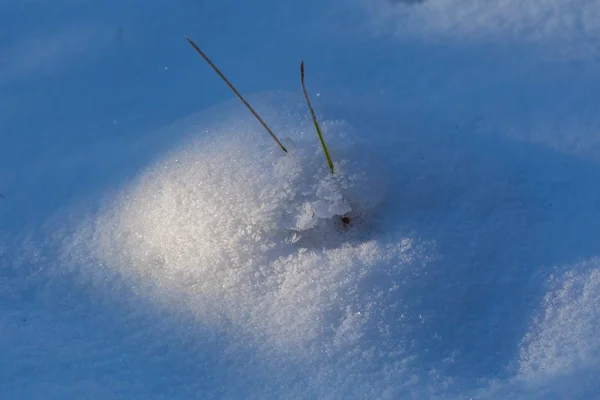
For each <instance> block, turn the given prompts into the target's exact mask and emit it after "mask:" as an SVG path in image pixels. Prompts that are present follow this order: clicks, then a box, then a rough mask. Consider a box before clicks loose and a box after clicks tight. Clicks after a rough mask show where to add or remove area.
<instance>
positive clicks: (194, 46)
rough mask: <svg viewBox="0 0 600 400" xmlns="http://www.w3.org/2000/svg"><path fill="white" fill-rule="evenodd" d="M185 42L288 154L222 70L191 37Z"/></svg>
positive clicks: (285, 150)
mask: <svg viewBox="0 0 600 400" xmlns="http://www.w3.org/2000/svg"><path fill="white" fill-rule="evenodd" d="M185 40H187V41H188V43H189V44H191V45H192V47H193V48H194V49H195V50H196V52H197V53H198V54H200V56H201V57H202V58H204V60H205V61H206V62H207V63H208V65H210V66H211V67H212V69H213V70H214V71H215V72H216V73H217V75H219V76H220V77H221V79H222V80H223V82H225V83H226V84H227V86H229V88H230V89H231V90H232V91H233V93H235V94H236V96H237V97H238V98H239V99H240V100H241V101H242V103H244V105H245V106H246V108H247V109H248V110H249V111H250V112H251V113H252V115H254V117H255V118H256V119H257V120H258V122H259V123H260V124H261V125H262V126H263V128H265V130H266V131H267V132H268V133H269V135H271V137H272V138H273V140H275V142H276V143H277V144H278V145H279V147H281V150H283V151H284V152H286V153H287V152H288V151H287V149H286V148H285V147H284V146H283V144H281V142H280V141H279V139H277V136H275V134H274V133H273V131H272V130H271V128H269V127H268V126H267V124H266V123H265V121H263V119H262V118H261V117H260V115H258V113H257V112H256V111H254V109H253V108H252V106H251V105H250V104H249V103H248V102H247V101H246V99H244V97H243V96H242V95H241V93H240V92H238V91H237V89H236V88H235V87H234V86H233V84H232V83H231V82H229V79H227V77H226V76H225V75H224V74H223V73H222V72H221V70H219V68H218V67H217V66H216V65H215V64H214V63H213V62H212V61H211V59H210V58H208V56H207V55H206V54H205V53H204V52H203V51H202V50H201V49H200V47H198V45H197V44H196V43H195V42H194V41H193V40H192V39H190V38H189V37H186V38H185Z"/></svg>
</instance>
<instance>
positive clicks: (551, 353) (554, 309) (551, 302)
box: [519, 259, 600, 390]
mask: <svg viewBox="0 0 600 400" xmlns="http://www.w3.org/2000/svg"><path fill="white" fill-rule="evenodd" d="M599 264H600V260H598V259H592V260H590V261H587V262H585V263H583V264H581V265H578V266H577V268H574V269H572V270H570V271H569V272H567V273H565V274H564V275H562V276H559V277H556V278H554V279H553V281H552V288H551V290H550V291H549V292H548V293H547V294H546V296H545V298H544V304H543V311H542V313H541V315H540V316H539V317H538V318H537V319H536V321H535V322H534V324H533V325H532V328H531V330H530V332H529V333H528V334H527V336H526V337H525V340H524V345H523V347H522V350H521V360H520V365H519V377H520V378H522V379H527V380H533V381H539V380H549V381H560V380H561V378H562V379H564V378H565V377H569V378H570V379H569V382H573V381H575V380H577V381H579V382H580V383H581V384H580V385H579V388H578V390H582V389H583V388H584V387H585V386H586V384H587V386H590V387H591V384H592V383H593V384H594V387H595V388H596V389H597V383H596V382H595V381H593V380H591V379H589V378H591V377H593V376H597V374H598V371H600V342H598V340H597V338H598V335H600V269H599V268H598V265H599ZM585 376H587V377H588V381H587V382H586V381H585V380H584V379H585ZM573 378H576V379H573ZM569 386H571V385H569ZM573 389H574V388H572V387H571V388H570V390H573Z"/></svg>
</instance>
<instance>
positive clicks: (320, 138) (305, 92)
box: [300, 61, 335, 174]
mask: <svg viewBox="0 0 600 400" xmlns="http://www.w3.org/2000/svg"><path fill="white" fill-rule="evenodd" d="M300 78H301V80H302V90H303V91H304V97H306V104H308V109H309V110H310V115H311V117H312V120H313V123H314V124H315V129H316V130H317V135H319V140H320V141H321V146H322V147H323V152H324V153H325V158H326V159H327V164H328V165H329V169H330V170H331V173H332V174H333V173H335V171H334V169H333V162H332V161H331V156H330V155H329V150H328V149H327V145H326V144H325V139H323V133H322V132H321V128H320V127H319V122H317V116H316V115H315V111H314V110H313V107H312V104H311V103H310V98H309V97H308V91H307V90H306V85H305V84H304V61H302V63H300Z"/></svg>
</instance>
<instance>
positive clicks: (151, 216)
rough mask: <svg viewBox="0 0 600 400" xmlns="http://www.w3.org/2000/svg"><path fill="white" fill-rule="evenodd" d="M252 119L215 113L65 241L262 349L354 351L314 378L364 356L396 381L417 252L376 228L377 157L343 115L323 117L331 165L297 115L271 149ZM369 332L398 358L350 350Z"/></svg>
mask: <svg viewBox="0 0 600 400" xmlns="http://www.w3.org/2000/svg"><path fill="white" fill-rule="evenodd" d="M255 125H256V124H255V123H254V121H251V120H250V121H248V122H247V123H246V122H240V121H239V120H234V121H233V122H231V123H225V124H222V125H221V126H217V127H215V128H214V129H213V130H212V131H210V132H208V133H206V134H205V135H204V137H202V138H201V139H197V140H192V141H191V142H189V143H186V144H185V145H183V146H181V147H180V148H178V149H176V150H174V151H172V152H171V153H170V154H168V155H166V156H165V157H164V158H163V159H162V160H161V161H159V162H157V163H156V164H155V165H153V166H151V167H149V168H148V169H147V170H146V171H144V172H143V173H142V174H141V176H140V177H139V178H138V179H137V180H136V181H135V182H132V183H131V184H130V185H129V186H128V187H126V188H125V189H124V190H123V192H122V193H120V194H119V195H118V196H117V197H116V198H114V199H112V200H109V201H107V202H106V203H105V206H104V211H102V212H101V213H100V214H99V215H97V216H92V217H90V219H89V221H88V222H87V223H85V224H83V225H82V227H81V228H80V230H79V233H78V234H77V237H76V239H75V240H74V243H79V245H80V246H79V245H76V246H79V247H80V248H79V249H77V251H79V252H80V250H81V248H83V251H84V252H91V254H92V257H94V259H95V260H96V262H97V263H98V264H101V265H105V266H107V267H108V268H109V269H111V270H116V271H118V272H119V273H120V274H122V275H123V276H124V277H125V279H126V280H127V281H128V282H130V285H131V286H134V287H136V288H137V290H138V291H139V292H140V293H142V294H144V295H147V296H149V297H151V298H153V299H154V300H155V301H157V302H159V303H162V304H166V305H172V306H177V307H180V306H183V307H185V308H186V309H188V310H191V311H192V312H193V313H194V314H195V315H196V316H197V317H198V320H199V321H201V323H203V324H209V325H212V326H214V327H215V328H216V329H220V330H223V331H227V332H229V333H228V334H230V335H235V336H236V337H239V338H242V337H243V338H245V339H239V340H243V341H249V342H248V343H250V342H251V343H253V344H252V346H258V347H259V348H263V351H264V352H266V353H265V354H271V352H277V353H281V354H285V355H286V357H291V358H292V359H293V360H294V362H299V360H305V361H306V360H313V361H312V362H316V361H315V360H321V359H322V357H323V354H325V353H327V354H329V355H330V357H326V358H324V359H323V360H324V361H323V362H321V361H319V365H320V368H325V365H330V363H333V362H335V363H338V362H341V361H340V357H341V358H344V359H345V358H346V357H354V358H353V360H354V361H352V362H350V363H349V364H348V365H346V366H344V367H343V371H342V370H339V371H338V370H337V369H336V370H335V371H338V372H339V373H340V374H341V375H340V376H337V377H331V379H328V380H326V382H325V381H324V382H323V384H324V385H326V386H327V385H330V384H331V380H332V379H333V380H335V379H341V380H345V379H347V378H348V376H350V375H349V374H352V373H356V374H358V375H357V376H362V375H361V374H359V373H358V372H356V371H357V369H363V368H367V369H368V368H375V369H376V370H379V371H380V373H382V374H384V375H385V376H386V379H387V380H389V382H388V383H387V386H390V387H396V388H398V387H400V386H402V385H398V383H397V380H398V379H399V376H398V373H399V372H398V371H403V368H401V367H400V364H399V363H402V362H406V361H407V360H408V359H409V358H406V355H405V354H404V351H405V347H406V346H407V344H406V343H404V342H403V339H402V337H403V335H402V333H403V331H404V330H405V329H410V324H411V322H410V314H409V313H406V312H403V310H405V309H406V308H407V307H409V306H410V302H409V301H405V299H403V298H402V297H403V295H402V292H403V290H404V289H405V283H406V282H407V281H410V280H411V279H412V277H413V276H415V275H416V274H417V273H418V270H419V269H421V268H422V267H423V265H425V264H426V263H427V261H428V255H427V252H424V251H423V248H424V247H423V246H424V245H423V244H422V243H420V242H419V240H417V239H415V238H410V237H404V236H402V235H400V234H396V233H392V234H384V233H382V232H380V231H379V230H378V223H377V221H378V218H379V217H380V216H379V215H378V212H379V210H380V206H381V204H382V202H383V201H384V199H385V179H384V173H383V172H384V169H383V168H382V167H381V165H380V163H379V162H378V161H377V159H376V158H374V157H372V155H371V154H370V152H369V150H368V148H367V146H366V144H365V143H361V141H360V140H358V139H357V138H356V137H354V136H353V134H352V132H351V131H350V130H349V127H348V126H346V125H345V124H343V123H332V122H330V123H327V122H326V123H324V124H323V127H324V130H325V132H324V133H325V134H326V135H327V137H328V141H329V142H330V143H331V144H330V147H331V148H332V153H333V157H335V162H336V176H331V174H330V173H329V171H328V169H327V164H326V163H325V160H324V159H323V155H322V150H321V149H320V147H319V145H318V142H317V139H316V137H315V136H316V135H314V132H312V131H311V130H310V128H309V129H307V132H306V133H305V132H303V131H302V130H301V129H296V130H294V129H291V130H289V131H288V132H284V135H283V137H282V139H283V140H285V144H286V146H287V147H288V149H289V150H290V151H289V154H284V153H282V152H281V151H280V150H279V149H278V148H277V147H276V146H274V145H272V143H271V142H270V141H268V139H266V138H265V136H266V135H264V132H261V131H260V129H259V128H256V127H255ZM298 126H301V123H299V124H298ZM306 126H308V127H310V125H308V124H306ZM200 132H202V130H200ZM341 215H349V216H351V222H350V223H349V224H344V223H342V222H341V220H340V216H341ZM80 254H81V253H80ZM373 346H376V347H377V348H378V350H377V351H382V352H383V353H384V354H387V356H386V357H392V358H394V357H397V360H396V361H394V362H393V363H392V364H389V365H387V364H386V365H383V366H379V361H378V360H377V358H372V359H371V361H368V360H366V359H365V360H363V361H362V362H361V363H358V364H357V363H356V362H355V361H356V360H355V358H356V357H357V353H356V352H362V351H369V352H371V351H373ZM353 352H354V353H353ZM336 354H337V356H336ZM331 357H332V358H331ZM269 359H271V360H277V359H278V358H277V357H269ZM352 365H354V366H352ZM369 365H371V367H369ZM394 365H395V366H394ZM375 366H377V367H375ZM311 368H313V369H314V368H317V366H315V365H313V366H312V367H311ZM329 368H331V365H330V367H329ZM384 370H386V371H387V372H385V373H384ZM335 371H333V372H332V371H331V370H330V372H329V373H330V374H334V375H335V374H337V373H338V372H335ZM352 371H354V372H352ZM390 371H391V372H390ZM394 371H396V372H397V373H396V372H394ZM382 379H383V378H382ZM358 386H360V385H358ZM380 386H381V387H380V390H386V389H385V387H386V385H380Z"/></svg>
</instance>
